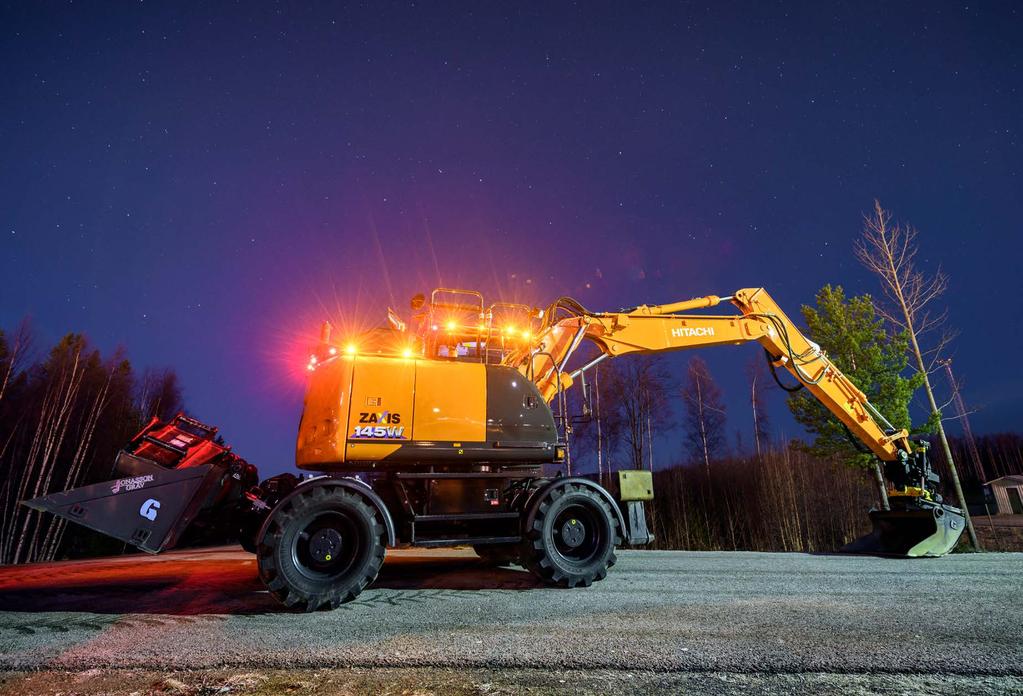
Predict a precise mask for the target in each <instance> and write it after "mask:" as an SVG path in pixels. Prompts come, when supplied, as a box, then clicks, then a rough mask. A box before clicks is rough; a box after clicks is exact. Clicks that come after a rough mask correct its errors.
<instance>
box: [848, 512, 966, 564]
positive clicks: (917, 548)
mask: <svg viewBox="0 0 1023 696" xmlns="http://www.w3.org/2000/svg"><path fill="white" fill-rule="evenodd" d="M870 521H871V522H872V523H873V525H874V529H873V531H872V532H871V533H870V534H868V535H866V536H863V537H860V538H859V539H857V540H855V541H853V542H852V543H850V544H847V545H846V546H844V547H843V548H842V551H844V552H846V553H865V554H877V555H883V556H907V557H910V558H920V557H931V558H936V557H938V556H944V555H945V554H947V553H949V552H950V551H951V550H952V549H954V548H955V545H956V544H957V543H958V542H959V537H961V536H962V535H963V530H964V529H965V527H966V518H965V517H963V514H962V511H960V510H959V509H958V508H954V507H951V506H947V505H939V504H937V503H931V502H929V501H921V502H920V503H919V504H916V505H913V506H906V507H905V508H902V509H892V510H871V511H870Z"/></svg>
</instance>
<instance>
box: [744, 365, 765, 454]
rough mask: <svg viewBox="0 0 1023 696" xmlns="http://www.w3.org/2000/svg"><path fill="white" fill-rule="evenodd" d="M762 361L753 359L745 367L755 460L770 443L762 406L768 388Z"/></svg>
mask: <svg viewBox="0 0 1023 696" xmlns="http://www.w3.org/2000/svg"><path fill="white" fill-rule="evenodd" d="M765 373H766V370H765V369H764V361H763V360H761V359H759V358H754V359H753V360H751V361H750V362H749V364H748V365H747V366H746V377H747V379H749V403H750V409H751V410H752V412H753V445H754V450H755V451H756V453H757V459H761V458H763V456H764V451H765V450H766V449H767V446H768V443H769V441H770V422H769V421H768V417H767V409H766V408H765V406H764V393H765V391H766V390H767V389H768V387H769V386H770V381H769V380H768V379H766V377H767V375H766V374H765Z"/></svg>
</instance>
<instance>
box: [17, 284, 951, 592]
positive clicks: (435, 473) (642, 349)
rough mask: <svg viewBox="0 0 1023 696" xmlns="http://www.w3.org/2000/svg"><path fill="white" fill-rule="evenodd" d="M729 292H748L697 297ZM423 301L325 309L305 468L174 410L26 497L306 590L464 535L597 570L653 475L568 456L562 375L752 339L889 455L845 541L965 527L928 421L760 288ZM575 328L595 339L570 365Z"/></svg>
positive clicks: (522, 559) (467, 542)
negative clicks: (872, 498)
mask: <svg viewBox="0 0 1023 696" xmlns="http://www.w3.org/2000/svg"><path fill="white" fill-rule="evenodd" d="M723 302H730V303H731V304H732V305H733V306H734V307H735V308H736V309H737V310H738V312H737V313H730V314H722V315H713V314H705V313H699V311H700V310H707V309H709V308H712V307H715V306H717V305H719V304H721V303H723ZM411 306H412V316H411V318H410V319H409V320H408V321H405V320H403V319H401V318H400V317H399V316H398V314H397V313H396V312H394V311H393V310H389V311H388V323H387V324H386V325H385V326H383V327H381V328H378V329H374V330H372V331H368V332H365V333H362V334H360V335H358V336H340V337H339V336H335V335H334V332H333V330H332V327H331V326H330V324H327V323H325V324H324V325H323V327H322V330H321V334H320V340H319V342H318V344H317V345H316V346H315V348H314V349H313V350H312V352H311V354H310V357H309V362H308V364H307V365H306V368H307V370H308V377H309V382H308V388H307V391H306V396H305V403H304V408H303V412H302V418H301V422H300V425H299V429H298V439H297V445H296V464H297V466H298V468H299V469H301V470H302V471H303V472H312V474H313V475H308V474H305V475H303V476H295V475H293V474H282V475H279V476H275V477H272V478H270V479H267V480H265V481H262V482H260V481H259V479H258V477H257V474H256V470H255V467H253V466H252V465H250V464H248V463H247V462H246V461H245V460H243V459H241V458H240V457H238V456H237V455H235V454H234V453H233V452H231V451H230V449H229V448H227V447H226V446H224V445H221V444H219V441H218V439H217V437H216V429H215V428H212V427H210V426H207V425H205V424H203V423H200V422H199V421H196V420H194V419H191V418H188V417H186V416H184V415H178V416H176V417H175V418H174V419H172V420H171V421H170V422H167V423H162V422H159V421H157V420H155V419H154V421H153V422H151V423H150V424H149V425H147V426H146V428H145V429H143V431H142V432H140V433H139V434H138V435H137V436H136V437H135V438H134V439H133V440H132V441H131V442H130V443H129V444H128V446H126V447H125V449H124V451H122V452H121V454H120V455H119V456H118V458H117V462H116V470H117V472H118V473H119V475H120V477H121V478H118V479H116V480H114V481H110V482H106V483H100V484H93V485H89V486H84V487H81V488H77V489H74V490H70V491H67V492H63V493H56V494H51V495H48V496H44V497H42V498H36V499H35V500H31V501H27V502H26V504H27V505H29V506H30V507H33V508H35V509H38V510H44V511H49V512H52V513H54V514H57V515H60V516H62V517H65V518H67V519H69V520H71V521H74V522H77V523H79V524H82V525H85V526H87V527H90V528H92V529H95V530H98V531H100V532H103V533H106V534H108V535H110V536H113V537H116V538H118V539H121V540H123V541H125V542H127V543H130V544H132V545H134V546H136V547H138V548H140V549H142V550H144V551H148V552H151V553H157V552H159V551H162V550H164V549H167V548H170V547H172V546H174V544H175V543H177V542H178V540H179V539H181V538H182V534H183V532H184V531H185V530H186V529H190V528H203V527H206V528H214V529H216V528H220V529H224V528H225V527H229V528H230V529H231V530H233V531H235V532H236V533H237V535H238V537H239V538H240V540H241V543H242V545H243V547H245V548H246V549H247V550H249V551H251V552H253V553H255V554H256V557H257V561H258V569H259V576H260V578H261V579H262V581H263V582H264V583H265V585H266V587H267V589H268V590H269V591H270V593H271V594H273V595H274V596H275V597H276V598H278V599H279V600H280V601H282V602H283V603H284V604H286V605H288V606H291V607H297V608H302V609H305V610H309V611H312V610H316V609H319V608H322V607H336V606H338V605H339V604H341V603H343V602H346V601H349V600H351V599H353V598H355V597H356V596H357V595H358V594H359V593H360V592H361V591H362V590H363V589H364V588H365V587H366V586H367V585H369V584H370V583H371V582H373V580H374V579H375V578H376V576H377V573H378V571H379V570H380V567H381V564H382V563H383V559H384V554H385V550H386V549H387V548H389V547H395V546H399V545H407V546H420V547H442V546H472V547H473V548H474V549H475V550H476V552H477V553H478V554H479V555H480V556H481V557H482V558H483V559H484V560H486V561H489V562H492V563H497V564H504V563H517V564H520V565H522V566H523V567H525V568H526V569H528V570H529V571H531V572H532V573H534V574H535V575H537V576H538V577H539V578H541V579H542V580H543V581H545V582H547V583H550V584H554V585H560V586H564V587H576V586H589V585H590V584H592V583H593V582H596V581H599V580H601V579H603V578H604V577H605V576H606V574H607V572H608V569H609V568H611V567H612V566H613V565H614V563H615V560H616V556H615V550H616V547H618V546H619V545H621V544H623V543H624V544H629V545H644V544H648V543H650V541H651V540H652V537H651V535H650V533H649V531H648V528H647V523H646V513H645V509H644V503H645V502H647V501H649V500H652V499H653V495H654V494H653V479H652V473H651V472H650V471H619V472H617V473H618V476H617V480H616V481H614V482H612V484H611V485H608V486H605V485H602V484H601V482H599V481H596V480H593V479H592V478H588V477H585V476H572V475H565V470H566V469H567V468H568V467H567V466H566V465H567V464H568V463H569V462H570V457H571V453H570V445H571V442H570V437H569V433H570V430H571V425H570V423H571V417H570V415H569V413H568V399H567V398H566V393H567V391H568V390H569V389H571V388H572V387H573V385H574V384H576V383H577V382H579V383H582V384H583V385H585V380H586V374H587V372H588V371H589V370H591V369H593V368H594V367H595V366H596V365H597V364H598V363H600V362H601V361H603V360H606V359H608V358H615V357H618V356H622V355H626V354H629V353H661V352H665V351H675V350H685V349H691V348H706V347H711V346H723V345H740V344H744V343H752V342H756V343H758V344H760V346H761V347H762V348H763V349H764V351H765V353H766V355H767V357H768V360H769V361H770V363H771V365H772V367H773V368H774V369H784V370H786V371H787V372H788V373H789V374H790V375H791V376H792V377H793V378H795V380H796V381H797V382H798V383H799V384H800V385H802V386H803V387H805V388H806V389H808V390H809V391H810V393H811V394H813V396H814V397H816V398H817V399H818V400H819V401H820V402H821V403H822V404H824V405H825V406H826V407H827V408H828V410H829V411H831V413H832V414H834V416H835V417H836V418H837V419H838V420H839V421H841V423H842V424H843V425H844V426H845V427H846V428H847V429H848V431H849V433H850V436H851V437H853V438H855V440H857V441H859V442H861V443H862V444H863V445H865V446H866V447H867V448H869V450H870V451H871V452H872V453H873V454H874V455H875V456H876V457H877V458H878V459H879V460H880V461H881V462H882V463H883V471H884V474H885V478H886V479H887V487H888V500H889V501H890V509H883V510H882V509H875V510H872V511H871V512H870V516H871V518H872V520H873V523H874V525H873V526H874V529H873V532H872V533H871V535H869V536H868V537H864V538H863V539H861V540H859V541H858V542H855V543H854V544H853V545H851V547H850V549H849V550H852V551H859V552H867V553H879V554H888V555H899V556H910V557H918V556H941V555H944V554H946V553H948V552H949V551H950V550H951V549H952V548H953V547H954V546H955V545H956V543H957V541H958V540H959V537H960V536H961V534H962V532H963V527H964V516H963V514H962V511H961V510H959V509H957V508H955V507H952V506H950V505H946V504H944V503H943V502H942V500H941V497H940V495H939V494H938V491H937V488H938V484H939V479H938V476H937V474H936V473H935V472H934V470H933V469H932V468H931V465H930V463H929V460H928V457H927V448H926V445H925V443H915V442H911V441H910V438H909V435H908V433H907V432H906V431H905V430H900V429H896V428H893V427H892V426H891V424H890V423H889V422H888V421H887V420H886V419H885V418H884V416H883V415H882V414H880V413H878V411H877V410H876V409H875V408H874V407H873V406H872V405H871V403H870V401H869V400H868V399H867V397H866V395H865V394H864V393H863V392H862V391H861V390H860V389H859V388H857V386H856V385H855V384H853V383H852V382H851V381H850V380H849V378H848V377H846V376H845V375H844V374H842V372H841V371H840V370H839V369H838V368H837V367H835V365H834V363H832V362H831V360H829V359H828V356H827V355H826V354H825V352H824V351H823V350H821V348H820V347H819V346H817V345H816V344H814V343H813V342H812V341H810V340H809V339H807V338H806V337H805V336H804V335H803V334H802V333H801V332H800V331H799V330H798V328H797V327H796V326H795V324H793V323H792V321H791V320H790V319H789V318H788V317H787V316H786V315H785V313H784V312H783V311H782V310H781V309H780V308H779V307H778V305H777V304H775V302H774V300H772V299H771V297H770V296H769V295H768V293H767V292H766V291H765V290H764V289H763V288H747V289H742V290H738V291H736V292H734V293H733V294H732V295H730V296H727V297H719V296H715V295H711V296H707V297H700V298H696V299H692V300H685V301H682V302H675V303H671V304H663V305H641V306H639V307H635V308H632V309H628V310H622V311H618V312H591V311H589V310H587V309H586V308H584V307H583V306H582V305H581V304H579V303H578V302H577V301H575V300H572V299H571V298H560V299H558V300H557V301H555V302H553V303H552V304H551V305H550V306H548V307H546V308H544V309H537V308H531V307H529V306H526V305H521V304H513V303H505V302H498V303H492V304H489V305H488V304H486V303H485V302H484V299H483V296H482V295H481V294H480V293H478V292H473V291H466V290H458V289H446V288H439V289H437V290H434V291H433V292H432V293H431V295H430V297H429V298H427V297H426V296H424V295H417V296H416V297H415V298H413V300H412V305H411ZM584 341H585V342H588V343H590V344H592V345H593V346H595V347H596V357H593V358H591V359H588V360H585V361H583V362H582V364H575V365H574V366H573V364H574V363H579V362H580V360H578V359H577V360H575V361H574V363H573V356H575V355H576V353H577V351H578V349H579V348H580V346H581V345H582V344H583V342H584ZM579 355H582V353H580V354H579ZM591 355H592V353H591ZM577 358H578V356H577ZM586 391H587V390H585V389H583V392H584V400H585V398H586V397H585V393H586Z"/></svg>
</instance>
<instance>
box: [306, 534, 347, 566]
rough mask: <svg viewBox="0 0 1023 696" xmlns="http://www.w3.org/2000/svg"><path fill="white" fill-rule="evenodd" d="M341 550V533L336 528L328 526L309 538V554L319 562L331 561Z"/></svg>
mask: <svg viewBox="0 0 1023 696" xmlns="http://www.w3.org/2000/svg"><path fill="white" fill-rule="evenodd" d="M340 551H341V534H339V533H338V531H337V530H336V529H332V528H330V527H326V528H324V529H321V530H319V531H318V532H316V533H315V534H313V536H312V538H311V539H309V555H310V556H312V558H313V559H314V560H315V561H317V562H318V563H330V562H331V561H332V560H334V559H336V558H337V557H338V555H339V552H340Z"/></svg>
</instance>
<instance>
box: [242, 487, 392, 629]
mask: <svg viewBox="0 0 1023 696" xmlns="http://www.w3.org/2000/svg"><path fill="white" fill-rule="evenodd" d="M385 545H386V544H385V530H384V525H383V524H382V523H381V521H380V517H379V515H378V514H377V511H376V509H375V508H374V507H373V506H372V505H370V504H369V503H367V502H366V500H365V498H363V497H362V496H361V495H359V494H358V493H355V492H353V491H350V490H347V489H345V488H343V487H340V486H323V485H320V486H310V487H309V488H308V490H303V491H300V492H298V493H296V494H295V495H293V496H291V497H290V498H288V499H286V500H284V501H283V502H282V503H281V504H280V505H278V506H277V508H275V509H274V511H273V512H271V513H270V518H269V519H268V521H267V525H266V527H265V532H264V534H263V538H262V539H260V540H259V544H258V549H257V555H258V558H259V577H260V579H261V580H262V581H263V583H264V584H265V585H266V587H267V589H268V590H270V593H271V594H273V595H274V596H275V597H276V598H277V599H278V600H280V601H281V602H283V603H284V604H285V605H287V606H289V607H296V608H302V609H305V610H306V611H315V610H317V609H319V608H320V607H325V606H326V607H331V608H336V607H337V606H338V605H340V604H342V603H344V602H348V601H351V600H352V599H355V597H356V596H358V594H359V593H360V592H362V590H363V589H365V587H366V586H367V585H369V584H370V583H371V582H373V580H375V579H376V576H377V573H378V572H380V566H381V565H382V564H383V560H384V550H385Z"/></svg>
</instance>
